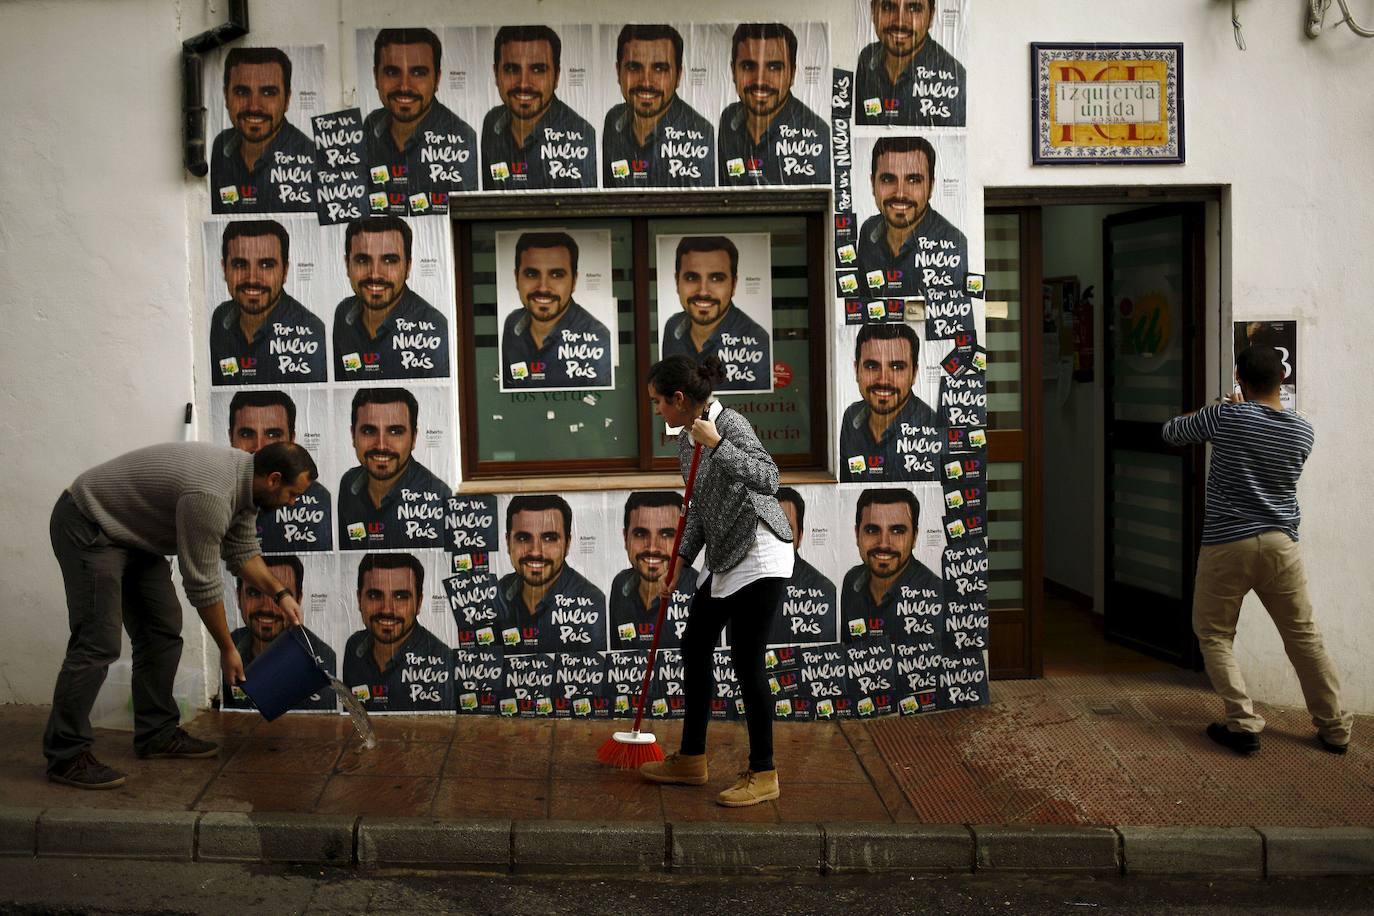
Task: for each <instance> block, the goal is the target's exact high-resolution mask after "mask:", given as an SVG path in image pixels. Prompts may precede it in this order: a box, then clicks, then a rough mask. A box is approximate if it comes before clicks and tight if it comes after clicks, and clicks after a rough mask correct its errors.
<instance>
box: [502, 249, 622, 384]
mask: <svg viewBox="0 0 1374 916" xmlns="http://www.w3.org/2000/svg"><path fill="white" fill-rule="evenodd" d="M496 318H497V321H498V322H500V325H501V339H500V346H499V349H498V351H497V352H498V357H497V365H499V366H500V367H501V371H500V375H501V390H502V391H503V392H511V391H527V390H540V391H575V390H582V389H585V390H589V391H590V390H604V389H608V388H614V387H615V368H614V364H615V355H616V353H617V347H616V340H617V332H618V325H617V320H616V319H617V315H616V301H615V296H614V294H613V292H612V289H611V233H610V230H608V229H551V228H546V227H540V228H538V229H531V230H513V231H502V232H498V233H496Z"/></svg>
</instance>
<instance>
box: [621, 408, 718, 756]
mask: <svg viewBox="0 0 1374 916" xmlns="http://www.w3.org/2000/svg"><path fill="white" fill-rule="evenodd" d="M702 416H703V417H705V414H704V413H703V414H702ZM700 460H701V443H700V442H698V443H697V444H696V446H695V447H694V448H693V449H692V465H691V467H690V468H688V470H687V489H686V491H685V492H684V493H683V496H682V511H681V512H679V513H678V516H677V532H676V533H675V534H674V535H673V555H672V557H670V558H669V560H668V582H669V583H671V582H672V581H673V575H674V574H675V573H676V572H677V549H678V548H679V547H681V546H682V532H683V531H685V530H686V528H687V510H688V509H690V508H691V506H692V486H693V485H694V484H695V483H696V482H697V462H698V461H700ZM668 598H669V596H668V595H659V596H658V621H657V622H656V623H655V624H654V641H653V642H652V643H651V644H650V645H649V663H648V664H647V665H645V667H644V683H642V684H640V686H639V710H638V712H636V713H635V726H634V731H636V732H637V731H639V726H640V725H641V724H643V722H644V704H645V703H646V702H647V701H648V699H649V681H650V680H651V679H652V678H653V676H654V661H655V660H656V659H657V657H658V638H659V637H660V636H661V635H663V618H664V617H665V616H667V614H668Z"/></svg>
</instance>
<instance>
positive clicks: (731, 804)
mask: <svg viewBox="0 0 1374 916" xmlns="http://www.w3.org/2000/svg"><path fill="white" fill-rule="evenodd" d="M781 794H782V791H781V790H780V789H779V788H778V771H777V770H763V771H762V772H759V773H755V772H754V771H753V770H745V771H744V772H743V773H741V774H740V777H739V781H738V782H736V783H735V784H734V785H733V786H731V787H730V788H728V789H726V790H725V791H724V792H722V793H720V794H719V795H717V796H716V804H718V805H724V806H725V807H727V808H745V807H748V806H749V805H757V804H758V803H759V802H766V801H772V800H773V799H775V798H777V797H778V796H779V795H781Z"/></svg>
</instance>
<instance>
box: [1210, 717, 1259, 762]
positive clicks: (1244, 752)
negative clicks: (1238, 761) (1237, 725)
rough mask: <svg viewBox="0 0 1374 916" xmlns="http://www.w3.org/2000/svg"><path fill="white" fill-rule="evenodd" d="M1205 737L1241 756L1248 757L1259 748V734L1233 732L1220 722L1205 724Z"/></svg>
mask: <svg viewBox="0 0 1374 916" xmlns="http://www.w3.org/2000/svg"><path fill="white" fill-rule="evenodd" d="M1207 737H1208V738H1211V739H1212V740H1213V741H1215V742H1216V743H1217V744H1220V745H1221V746H1222V747H1229V748H1230V749H1231V750H1233V751H1235V752H1236V753H1237V754H1240V755H1241V756H1242V757H1249V756H1250V755H1251V754H1253V753H1255V752H1256V751H1258V750H1259V747H1260V742H1259V735H1257V734H1255V733H1254V732H1233V731H1231V730H1230V729H1229V728H1227V727H1226V726H1225V725H1222V724H1221V723H1220V722H1213V723H1212V724H1211V725H1209V726H1207Z"/></svg>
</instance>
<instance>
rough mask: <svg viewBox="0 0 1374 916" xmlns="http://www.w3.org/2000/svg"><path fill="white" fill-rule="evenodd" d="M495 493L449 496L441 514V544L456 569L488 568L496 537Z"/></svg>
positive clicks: (484, 569)
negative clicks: (442, 528)
mask: <svg viewBox="0 0 1374 916" xmlns="http://www.w3.org/2000/svg"><path fill="white" fill-rule="evenodd" d="M496 513H497V509H496V496H495V495H493V494H491V493H463V494H460V495H458V496H452V497H450V498H449V501H448V508H447V510H446V514H445V516H444V546H445V547H446V548H447V550H448V555H449V559H450V560H451V561H452V562H453V571H454V572H455V573H464V572H485V571H487V570H490V569H491V562H492V557H493V554H494V553H495V551H496V550H498V549H499V543H498V540H497V522H496V519H497V514H496Z"/></svg>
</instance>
